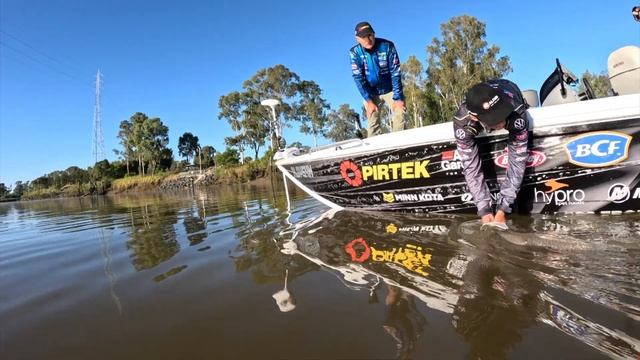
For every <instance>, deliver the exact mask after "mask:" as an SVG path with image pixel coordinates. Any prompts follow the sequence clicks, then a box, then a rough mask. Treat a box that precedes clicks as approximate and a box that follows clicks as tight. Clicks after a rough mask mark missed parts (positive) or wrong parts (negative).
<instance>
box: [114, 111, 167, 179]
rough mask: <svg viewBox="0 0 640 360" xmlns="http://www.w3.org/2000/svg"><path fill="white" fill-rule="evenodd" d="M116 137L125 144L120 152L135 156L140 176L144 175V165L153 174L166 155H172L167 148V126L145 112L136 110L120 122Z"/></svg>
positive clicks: (163, 161)
mask: <svg viewBox="0 0 640 360" xmlns="http://www.w3.org/2000/svg"><path fill="white" fill-rule="evenodd" d="M118 137H119V138H120V139H121V143H122V144H123V146H125V148H124V150H123V151H122V153H127V154H130V155H133V157H136V158H137V160H138V174H140V175H142V176H144V175H145V165H148V166H149V168H150V170H151V173H152V174H153V173H155V170H156V168H157V167H158V165H160V164H163V163H165V162H166V161H165V160H166V158H167V156H169V157H171V158H172V157H173V154H172V152H171V150H170V149H168V148H167V145H168V144H169V128H167V127H166V126H165V125H164V124H163V123H162V121H161V120H160V119H159V118H149V117H148V116H147V115H146V114H144V113H141V112H137V113H135V114H133V115H132V116H131V118H129V120H123V121H122V122H120V132H119V133H118ZM125 144H126V145H125ZM126 159H127V160H128V159H129V157H128V156H127V157H126Z"/></svg>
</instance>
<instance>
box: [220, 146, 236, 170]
mask: <svg viewBox="0 0 640 360" xmlns="http://www.w3.org/2000/svg"><path fill="white" fill-rule="evenodd" d="M215 162H216V164H217V165H218V166H228V165H237V164H238V163H239V162H240V159H239V158H238V150H236V149H233V148H229V147H228V148H226V149H225V150H224V152H221V153H217V154H216V157H215Z"/></svg>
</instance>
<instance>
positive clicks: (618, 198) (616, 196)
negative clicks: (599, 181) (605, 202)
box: [609, 183, 631, 204]
mask: <svg viewBox="0 0 640 360" xmlns="http://www.w3.org/2000/svg"><path fill="white" fill-rule="evenodd" d="M630 196H631V192H630V191H629V187H628V186H627V185H625V184H620V183H617V184H613V185H611V187H610V188H609V201H612V202H614V203H616V204H619V203H623V202H625V201H627V200H629V197H630Z"/></svg>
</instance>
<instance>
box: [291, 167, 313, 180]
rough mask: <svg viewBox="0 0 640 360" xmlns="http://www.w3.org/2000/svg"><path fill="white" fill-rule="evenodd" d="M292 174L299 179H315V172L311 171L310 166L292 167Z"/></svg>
mask: <svg viewBox="0 0 640 360" xmlns="http://www.w3.org/2000/svg"><path fill="white" fill-rule="evenodd" d="M291 173H292V174H293V176H294V177H297V178H312V177H313V170H312V169H311V166H309V165H302V166H292V167H291Z"/></svg>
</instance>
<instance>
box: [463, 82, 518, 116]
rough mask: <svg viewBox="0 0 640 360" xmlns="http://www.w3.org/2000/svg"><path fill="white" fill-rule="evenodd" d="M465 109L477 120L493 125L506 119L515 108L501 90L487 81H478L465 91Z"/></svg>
mask: <svg viewBox="0 0 640 360" xmlns="http://www.w3.org/2000/svg"><path fill="white" fill-rule="evenodd" d="M466 103H467V110H469V111H470V112H472V113H474V115H476V117H477V118H478V120H480V121H481V122H483V123H485V124H487V125H489V126H493V125H497V124H499V123H501V122H503V121H505V120H506V119H507V117H508V116H509V114H511V113H512V112H513V111H514V110H515V109H514V107H513V105H512V104H511V102H510V101H509V100H507V99H506V97H505V95H504V94H502V92H500V91H498V90H497V89H495V88H494V87H492V86H491V85H489V84H487V83H479V84H476V85H474V86H473V87H471V89H469V91H467V99H466Z"/></svg>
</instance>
